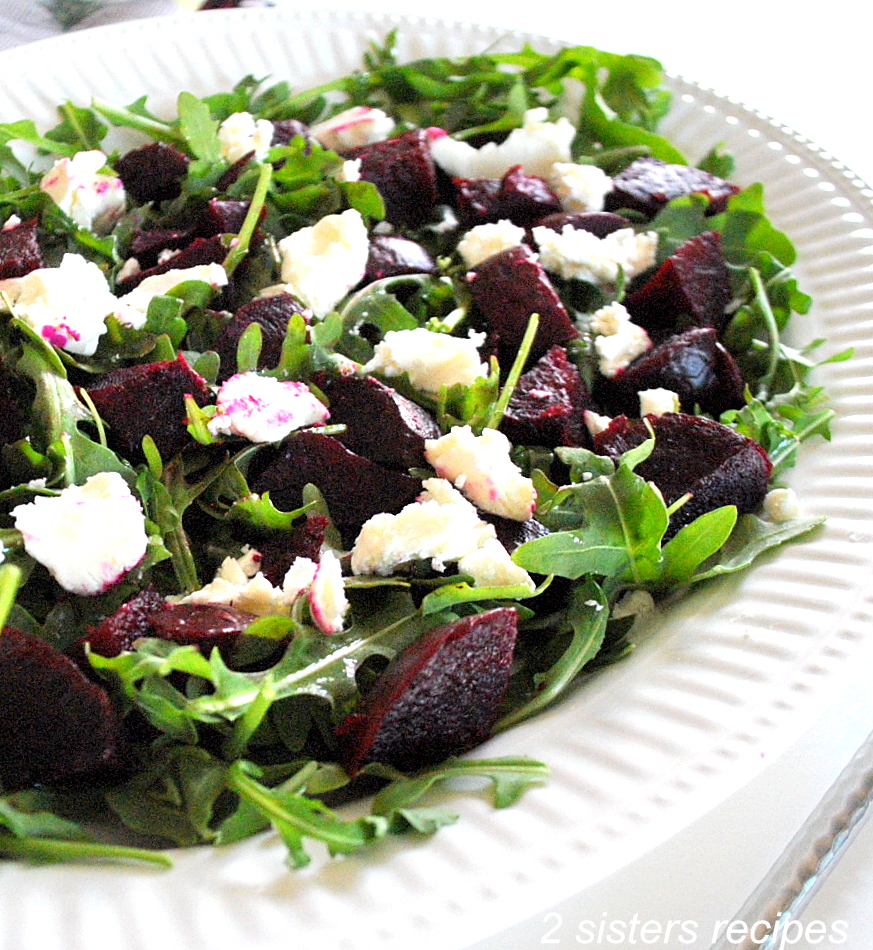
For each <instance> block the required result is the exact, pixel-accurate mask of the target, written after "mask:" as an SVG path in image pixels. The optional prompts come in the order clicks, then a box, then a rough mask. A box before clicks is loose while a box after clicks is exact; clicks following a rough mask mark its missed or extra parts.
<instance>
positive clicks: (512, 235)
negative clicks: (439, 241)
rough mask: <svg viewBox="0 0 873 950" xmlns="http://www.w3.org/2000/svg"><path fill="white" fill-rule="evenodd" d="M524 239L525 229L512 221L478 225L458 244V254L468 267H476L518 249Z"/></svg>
mask: <svg viewBox="0 0 873 950" xmlns="http://www.w3.org/2000/svg"><path fill="white" fill-rule="evenodd" d="M524 237H525V230H524V228H520V227H518V225H515V224H513V223H512V222H511V221H506V220H503V221H496V222H493V223H488V224H477V225H476V226H475V227H474V228H470V230H469V231H468V232H467V233H466V234H465V235H464V237H463V238H461V240H460V241H459V242H458V253H459V254H460V255H461V258H462V259H463V261H464V263H465V264H466V265H467V267H475V266H476V265H477V264H480V263H481V262H482V261H484V260H486V259H487V258H489V257H492V256H493V255H494V254H499V253H500V252H501V251H506V250H508V249H509V248H511V247H517V246H518V245H519V244H521V243H522V242H523V241H524Z"/></svg>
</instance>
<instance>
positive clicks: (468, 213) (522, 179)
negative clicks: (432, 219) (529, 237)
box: [455, 165, 561, 227]
mask: <svg viewBox="0 0 873 950" xmlns="http://www.w3.org/2000/svg"><path fill="white" fill-rule="evenodd" d="M455 204H456V206H457V209H458V214H459V217H460V219H461V221H462V222H463V224H464V225H466V226H467V227H473V226H474V225H477V224H487V223H489V222H495V221H500V220H504V219H505V220H508V221H512V223H513V224H517V225H518V226H519V227H527V226H528V225H531V224H533V223H535V222H537V221H538V220H539V219H540V218H543V217H544V216H546V215H549V214H554V213H556V212H559V211H560V210H561V201H560V199H559V198H558V196H557V195H556V194H555V192H554V191H552V189H551V188H550V187H549V186H548V184H547V183H546V181H545V179H543V178H541V177H539V176H538V175H528V174H527V173H526V172H525V171H524V169H523V168H522V167H521V165H516V166H514V167H513V168H510V169H509V171H507V172H506V174H505V175H504V176H503V177H502V178H500V179H491V178H456V179H455Z"/></svg>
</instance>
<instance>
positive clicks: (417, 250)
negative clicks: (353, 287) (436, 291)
mask: <svg viewBox="0 0 873 950" xmlns="http://www.w3.org/2000/svg"><path fill="white" fill-rule="evenodd" d="M438 272H439V268H438V267H437V265H436V262H435V261H434V259H433V258H432V257H431V256H430V254H429V253H428V252H427V251H426V250H425V249H424V248H423V247H422V246H421V245H420V244H418V243H417V242H416V241H410V240H409V238H402V237H398V236H396V235H391V234H377V235H375V236H374V237H373V238H371V239H370V253H369V255H368V257H367V269H366V271H365V273H364V280H365V281H366V282H367V283H372V282H373V281H374V280H382V278H384V277H404V276H407V275H409V274H436V273H438Z"/></svg>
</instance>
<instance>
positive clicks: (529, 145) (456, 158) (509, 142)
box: [431, 108, 576, 178]
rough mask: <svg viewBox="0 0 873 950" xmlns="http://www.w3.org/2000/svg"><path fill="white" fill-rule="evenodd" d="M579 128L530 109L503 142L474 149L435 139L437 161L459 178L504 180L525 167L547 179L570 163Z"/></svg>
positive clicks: (433, 151) (445, 138)
mask: <svg viewBox="0 0 873 950" xmlns="http://www.w3.org/2000/svg"><path fill="white" fill-rule="evenodd" d="M575 135H576V129H575V128H574V127H573V125H572V124H571V123H570V121H569V120H568V119H566V118H560V119H558V120H557V121H556V122H550V121H549V120H548V110H546V109H544V108H536V109H528V111H527V112H526V113H525V114H524V120H523V124H522V126H521V127H520V128H517V129H513V130H512V131H511V132H510V133H509V135H508V136H507V137H506V138H505V139H504V140H503V141H502V142H500V143H497V142H486V144H485V145H483V146H481V148H474V147H473V146H472V145H470V144H469V143H468V142H463V141H460V140H458V139H453V138H452V137H451V136H450V135H441V136H432V139H431V154H432V155H433V158H434V161H435V162H436V163H437V164H438V165H439V166H440V167H441V168H442V169H443V170H444V171H446V172H448V174H449V175H452V176H453V177H455V178H501V177H502V176H503V175H505V174H506V172H508V171H509V169H510V168H513V167H515V166H516V165H521V166H522V168H523V169H524V171H525V172H527V173H528V174H529V175H540V176H542V177H544V178H545V177H547V176H548V174H549V172H550V171H551V168H552V166H553V165H554V163H555V162H569V161H570V159H571V156H570V145H571V143H572V142H573V138H574V136H575Z"/></svg>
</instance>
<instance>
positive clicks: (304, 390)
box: [207, 372, 329, 442]
mask: <svg viewBox="0 0 873 950" xmlns="http://www.w3.org/2000/svg"><path fill="white" fill-rule="evenodd" d="M216 407H217V408H216V413H215V415H214V416H213V417H212V418H211V419H210V420H209V422H208V423H207V428H208V429H209V431H210V432H211V433H212V434H213V435H238V436H241V437H242V438H244V439H248V440H249V441H250V442H278V441H279V440H280V439H284V438H285V436H286V435H288V434H289V433H290V432H294V431H295V430H296V429H302V428H303V427H304V426H310V425H321V424H323V423H324V422H326V421H327V419H328V416H329V413H328V410H327V407H326V406H325V405H324V403H322V402H321V401H320V400H319V399H318V398H317V397H316V396H315V395H314V394H313V392H312V390H311V389H310V388H309V387H308V386H307V385H306V383H301V382H296V381H293V380H291V381H280V380H278V379H276V378H275V377H273V376H261V375H260V374H258V373H254V372H248V373H237V374H235V375H234V376H231V377H230V378H229V379H227V380H225V382H223V383H222V384H221V387H220V388H219V390H218V398H217V400H216Z"/></svg>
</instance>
